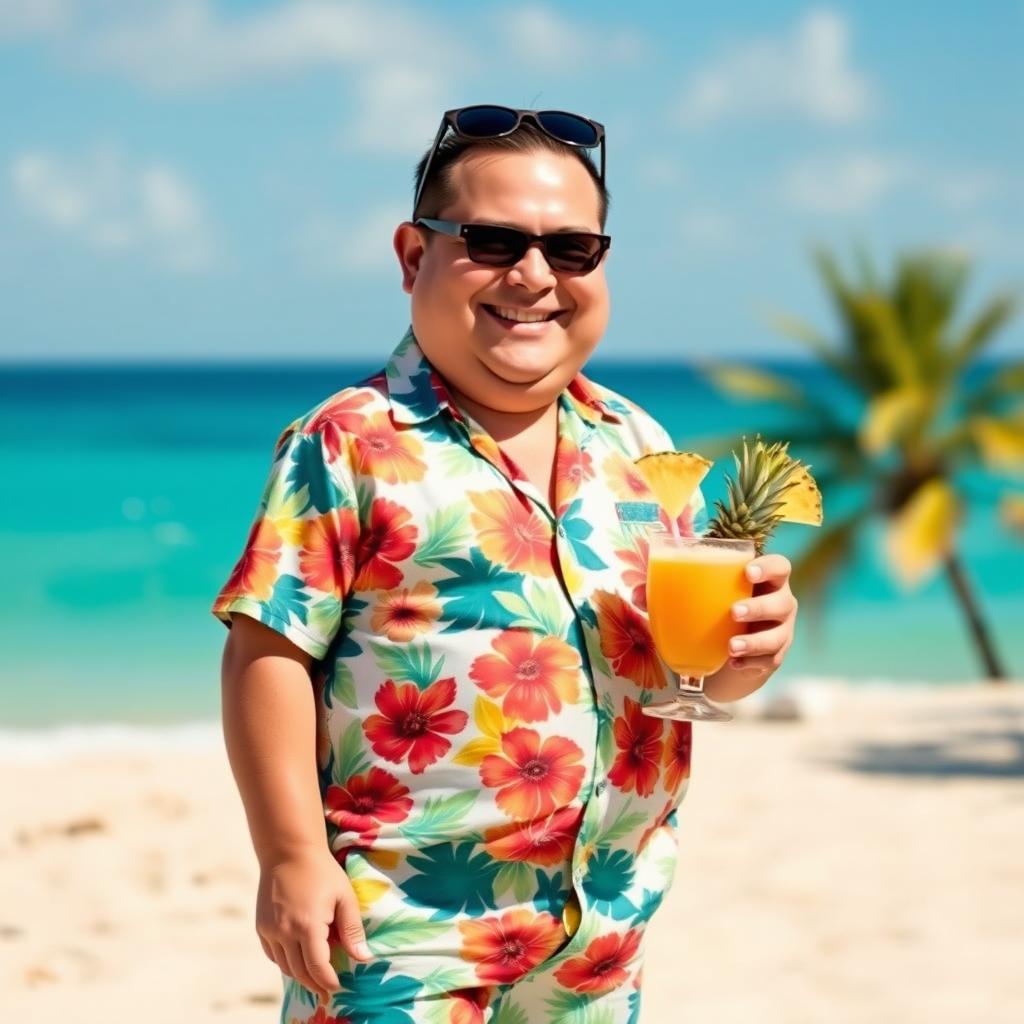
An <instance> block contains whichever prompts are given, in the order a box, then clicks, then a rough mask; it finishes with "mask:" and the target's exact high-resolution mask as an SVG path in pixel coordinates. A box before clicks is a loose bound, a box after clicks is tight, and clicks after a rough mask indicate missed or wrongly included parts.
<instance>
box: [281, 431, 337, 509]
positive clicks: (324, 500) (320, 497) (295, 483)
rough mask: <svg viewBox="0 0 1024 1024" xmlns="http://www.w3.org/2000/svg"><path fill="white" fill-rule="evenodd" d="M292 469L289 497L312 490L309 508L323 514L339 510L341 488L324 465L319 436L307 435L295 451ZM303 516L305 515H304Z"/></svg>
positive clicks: (289, 477) (292, 456)
mask: <svg viewBox="0 0 1024 1024" xmlns="http://www.w3.org/2000/svg"><path fill="white" fill-rule="evenodd" d="M290 457H291V468H290V469H289V470H288V477H287V479H288V486H289V491H288V493H289V495H291V494H295V493H297V492H298V491H300V490H302V488H303V487H304V486H305V487H308V488H309V496H308V498H307V502H308V504H307V505H306V508H304V509H303V510H302V512H305V511H306V510H307V509H309V508H310V507H312V508H315V509H316V510H317V512H319V513H321V514H323V513H324V512H329V511H330V510H331V509H332V508H336V507H337V506H338V497H339V496H338V488H337V487H336V486H335V484H334V480H332V479H331V476H330V474H329V473H328V472H327V468H326V466H325V465H324V453H323V447H322V442H321V439H320V435H319V434H307V435H305V436H303V437H302V438H300V440H299V442H298V444H296V445H295V446H294V447H293V448H292V450H291V455H290ZM300 514H301V513H300Z"/></svg>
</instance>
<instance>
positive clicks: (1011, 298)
mask: <svg viewBox="0 0 1024 1024" xmlns="http://www.w3.org/2000/svg"><path fill="white" fill-rule="evenodd" d="M1019 308H1020V302H1019V298H1018V296H1016V295H1014V294H1011V293H1009V292H1004V293H1003V294H1001V295H996V296H995V297H994V298H992V299H990V300H989V301H988V302H987V303H986V304H985V305H984V306H983V307H982V309H981V312H979V313H978V314H977V316H975V317H974V318H973V319H972V320H971V322H970V323H969V324H967V326H966V327H965V328H964V329H963V331H961V333H960V336H959V337H958V338H957V340H956V341H955V342H953V344H952V347H951V350H950V357H949V358H950V363H951V366H952V369H953V372H954V373H956V372H959V371H960V370H962V369H963V368H964V367H966V366H967V365H968V364H969V363H970V362H971V360H973V359H974V358H975V357H976V356H977V355H978V353H979V352H981V350H982V349H983V348H984V347H985V346H986V345H988V344H989V343H990V342H991V341H992V340H993V339H994V338H995V336H996V334H997V333H998V332H999V330H1000V328H1001V327H1003V326H1004V325H1005V324H1007V323H1009V321H1010V320H1012V319H1013V317H1014V316H1015V315H1016V313H1017V310H1018V309H1019Z"/></svg>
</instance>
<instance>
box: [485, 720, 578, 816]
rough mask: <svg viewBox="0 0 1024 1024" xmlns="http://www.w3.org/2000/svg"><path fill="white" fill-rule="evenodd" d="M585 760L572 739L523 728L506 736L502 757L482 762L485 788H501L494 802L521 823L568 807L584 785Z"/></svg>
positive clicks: (489, 757) (492, 756)
mask: <svg viewBox="0 0 1024 1024" xmlns="http://www.w3.org/2000/svg"><path fill="white" fill-rule="evenodd" d="M582 758H583V751H582V750H580V748H579V747H578V746H576V744H575V743H573V741H572V740H570V739H566V738H565V737H564V736H549V737H548V738H547V739H546V740H544V742H543V743H541V739H540V735H539V734H538V733H537V732H536V731H535V730H533V729H526V728H523V727H522V726H520V727H518V728H515V729H511V730H510V731H509V732H506V733H503V734H502V737H501V754H488V755H487V756H486V757H485V758H484V759H483V761H481V762H480V778H481V780H482V781H483V784H484V785H485V786H491V787H501V788H499V789H498V792H497V793H496V794H495V797H494V799H495V802H496V803H497V805H498V807H500V808H501V810H503V811H504V812H505V813H506V814H507V815H509V817H512V818H516V819H517V820H519V821H526V820H531V819H533V818H540V817H543V816H544V815H545V814H551V813H552V811H555V810H557V809H558V808H559V807H565V805H566V804H568V803H569V801H570V800H572V798H573V797H574V796H576V794H577V793H578V792H579V791H580V786H581V784H582V783H583V765H582V764H580V763H579V762H580V761H581V760H582Z"/></svg>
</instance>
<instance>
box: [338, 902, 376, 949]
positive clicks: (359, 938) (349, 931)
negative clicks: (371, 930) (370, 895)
mask: <svg viewBox="0 0 1024 1024" xmlns="http://www.w3.org/2000/svg"><path fill="white" fill-rule="evenodd" d="M334 928H335V931H337V933H338V938H339V939H340V940H341V944H342V946H343V947H344V948H345V950H346V951H347V952H348V954H349V955H350V956H353V957H355V958H356V960H370V959H371V958H372V957H373V954H372V953H371V952H370V947H369V946H368V945H367V944H366V933H365V932H364V931H363V922H362V919H361V918H360V916H359V901H358V900H357V899H356V894H355V893H354V892H352V890H351V889H349V891H348V892H347V893H345V894H344V895H343V896H341V897H340V898H339V899H338V902H337V904H336V905H335V908H334Z"/></svg>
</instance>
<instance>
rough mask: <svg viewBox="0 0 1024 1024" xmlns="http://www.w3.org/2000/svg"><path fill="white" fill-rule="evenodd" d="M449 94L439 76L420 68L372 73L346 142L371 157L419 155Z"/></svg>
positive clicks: (363, 84)
mask: <svg viewBox="0 0 1024 1024" xmlns="http://www.w3.org/2000/svg"><path fill="white" fill-rule="evenodd" d="M444 92H445V89H444V85H443V83H442V82H441V81H440V79H439V78H438V77H437V76H436V75H435V74H432V73H430V72H427V71H424V70H422V69H421V68H418V67H415V66H407V65H401V64H391V65H381V66H379V67H376V68H371V69H368V70H367V71H366V72H365V73H364V74H363V75H362V76H361V78H360V80H359V82H358V84H357V88H356V96H357V99H356V102H355V103H354V104H353V107H354V111H355V119H354V122H353V123H352V124H351V125H347V126H345V127H344V128H343V130H342V133H341V136H340V141H341V143H342V145H344V146H345V147H351V148H353V149H360V150H364V151H366V152H370V153H386V154H392V155H397V156H410V155H414V156H419V155H420V154H421V153H422V152H423V151H424V150H425V149H426V148H427V146H428V145H430V141H431V139H432V138H433V137H434V133H435V132H436V131H437V126H438V124H439V123H440V120H441V113H442V112H443V111H444V110H445V109H446V107H445V104H444V101H443V96H444Z"/></svg>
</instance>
